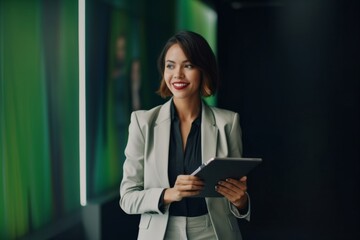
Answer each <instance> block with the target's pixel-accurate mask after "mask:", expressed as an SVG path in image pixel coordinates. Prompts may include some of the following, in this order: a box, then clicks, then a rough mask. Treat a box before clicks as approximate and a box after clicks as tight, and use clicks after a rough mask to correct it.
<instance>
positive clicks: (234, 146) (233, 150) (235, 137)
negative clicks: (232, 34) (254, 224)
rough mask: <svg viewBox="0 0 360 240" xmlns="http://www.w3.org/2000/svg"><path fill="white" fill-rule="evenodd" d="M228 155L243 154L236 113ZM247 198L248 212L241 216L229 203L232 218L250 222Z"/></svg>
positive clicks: (249, 208) (238, 120)
mask: <svg viewBox="0 0 360 240" xmlns="http://www.w3.org/2000/svg"><path fill="white" fill-rule="evenodd" d="M229 139H230V141H229V153H230V157H241V156H242V152H243V147H242V133H241V127H240V117H239V114H238V113H235V114H234V118H233V122H232V127H231V130H230V134H229ZM246 195H247V197H248V203H247V204H248V207H247V208H248V211H247V212H246V213H245V214H244V215H242V214H240V212H239V211H238V209H237V208H236V207H235V206H234V205H232V204H231V203H230V202H229V208H230V211H231V212H232V213H233V214H234V216H235V217H236V218H244V219H246V220H248V221H250V215H251V214H250V213H251V207H250V206H251V204H250V196H249V194H248V193H246Z"/></svg>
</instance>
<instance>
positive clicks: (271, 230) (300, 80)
mask: <svg viewBox="0 0 360 240" xmlns="http://www.w3.org/2000/svg"><path fill="white" fill-rule="evenodd" d="M241 3H242V4H240V5H239V4H238V5H235V7H236V6H237V7H240V8H238V9H234V8H232V5H231V4H230V1H217V4H216V8H217V11H218V57H219V65H220V70H221V76H222V81H223V82H222V88H221V90H220V92H219V94H218V105H219V106H220V107H223V108H227V109H231V110H234V111H237V112H239V113H240V118H241V124H242V128H243V140H244V156H247V157H252V156H254V157H263V159H264V162H263V164H262V165H261V166H259V168H257V169H256V170H255V171H254V172H252V173H251V174H250V175H249V192H250V195H251V203H252V216H251V218H252V219H251V222H249V223H246V222H243V221H241V223H240V224H241V228H242V232H243V235H244V237H245V239H247V240H249V239H257V240H258V239H359V237H360V230H359V226H360V224H359V223H360V220H359V218H360V208H359V202H360V198H359V193H360V188H359V183H360V181H359V180H360V177H359V175H360V174H359V173H360V171H359V170H360V165H359V142H360V141H359V79H360V75H359V68H360V66H359V65H360V59H359V43H360V38H359V29H360V26H359V25H360V24H359V23H360V21H359V9H360V8H359V3H358V2H355V1H353V3H347V2H346V1H325V0H324V1H320V0H319V1H284V3H283V4H280V2H279V1H276V2H275V1H260V2H259V1H246V2H245V1H242V2H241Z"/></svg>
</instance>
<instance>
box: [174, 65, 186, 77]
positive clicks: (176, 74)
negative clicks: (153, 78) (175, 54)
mask: <svg viewBox="0 0 360 240" xmlns="http://www.w3.org/2000/svg"><path fill="white" fill-rule="evenodd" d="M183 77H184V74H183V72H182V70H181V68H179V69H177V70H176V72H175V73H174V78H177V79H181V78H183Z"/></svg>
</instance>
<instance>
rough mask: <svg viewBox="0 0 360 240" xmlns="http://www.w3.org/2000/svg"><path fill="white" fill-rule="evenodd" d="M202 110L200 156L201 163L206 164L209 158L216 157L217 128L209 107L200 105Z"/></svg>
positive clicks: (203, 104)
mask: <svg viewBox="0 0 360 240" xmlns="http://www.w3.org/2000/svg"><path fill="white" fill-rule="evenodd" d="M202 109H203V110H202V116H201V119H202V124H201V142H202V145H201V154H202V162H206V161H207V160H209V159H210V158H213V157H215V156H216V143H217V136H218V128H217V126H216V122H215V117H214V114H213V112H212V110H211V109H210V107H209V106H207V105H206V104H205V103H202Z"/></svg>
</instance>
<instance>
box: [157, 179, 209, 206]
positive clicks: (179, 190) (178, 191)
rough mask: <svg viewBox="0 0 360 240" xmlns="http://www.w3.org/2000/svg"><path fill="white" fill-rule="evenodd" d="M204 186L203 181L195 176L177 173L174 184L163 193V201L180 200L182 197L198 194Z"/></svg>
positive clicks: (168, 202)
mask: <svg viewBox="0 0 360 240" xmlns="http://www.w3.org/2000/svg"><path fill="white" fill-rule="evenodd" d="M203 187H204V182H203V181H202V180H201V179H200V178H199V177H196V176H192V175H179V176H177V178H176V181H175V185H174V187H172V188H167V189H166V190H165V194H164V203H165V204H170V203H172V202H177V201H181V200H182V199H183V198H184V197H191V196H195V195H198V194H199V193H200V191H201V190H202V189H203Z"/></svg>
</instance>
